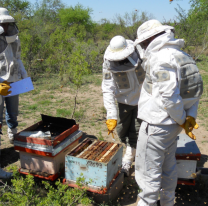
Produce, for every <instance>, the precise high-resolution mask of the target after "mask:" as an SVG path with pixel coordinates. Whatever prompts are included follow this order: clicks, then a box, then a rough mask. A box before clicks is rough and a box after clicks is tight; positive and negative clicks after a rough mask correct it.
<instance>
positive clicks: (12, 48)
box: [0, 7, 27, 143]
mask: <svg viewBox="0 0 208 206" xmlns="http://www.w3.org/2000/svg"><path fill="white" fill-rule="evenodd" d="M0 26H2V27H3V28H4V35H5V36H6V40H7V43H8V46H7V48H6V50H5V51H4V52H3V53H2V54H1V55H0V80H2V81H5V80H6V81H7V82H10V83H12V82H16V81H18V80H19V79H20V78H22V79H24V78H26V77H27V72H26V70H25V68H24V66H23V63H22V61H21V59H20V53H21V47H20V40H19V37H18V36H17V35H18V28H17V26H16V24H15V20H14V18H13V17H12V16H10V15H9V12H8V10H7V9H5V8H2V7H0ZM0 98H1V103H0V127H2V123H3V108H4V102H5V105H6V112H5V118H6V123H7V126H8V136H9V140H10V143H13V139H14V134H16V133H17V128H16V127H17V125H18V122H17V116H18V106H19V95H16V96H12V97H3V96H0Z"/></svg>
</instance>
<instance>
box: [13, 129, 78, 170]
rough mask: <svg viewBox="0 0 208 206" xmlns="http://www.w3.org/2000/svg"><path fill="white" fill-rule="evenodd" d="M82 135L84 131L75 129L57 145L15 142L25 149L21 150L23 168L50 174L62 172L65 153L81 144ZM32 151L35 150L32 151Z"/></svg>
mask: <svg viewBox="0 0 208 206" xmlns="http://www.w3.org/2000/svg"><path fill="white" fill-rule="evenodd" d="M81 137H82V132H81V131H79V130H78V131H75V132H74V133H73V134H71V135H69V136H68V137H67V138H65V139H64V140H63V141H62V142H61V143H59V144H58V145H56V146H55V147H52V146H45V145H36V144H25V143H22V142H21V143H19V142H18V143H15V144H16V146H18V147H19V148H20V147H21V148H22V149H21V150H24V151H21V150H20V152H19V154H20V163H21V168H24V169H29V170H33V171H36V172H45V173H48V174H56V173H58V172H60V171H61V170H62V169H64V166H65V155H66V154H67V153H69V152H70V151H71V150H72V149H73V148H74V147H76V146H77V145H78V144H79V140H80V139H81ZM28 150H29V151H30V152H29V153H28V152H27V151H28ZM31 151H33V152H32V153H31ZM37 153H38V154H41V155H38V154H37Z"/></svg>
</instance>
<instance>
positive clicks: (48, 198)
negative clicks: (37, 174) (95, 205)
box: [0, 166, 92, 206]
mask: <svg viewBox="0 0 208 206" xmlns="http://www.w3.org/2000/svg"><path fill="white" fill-rule="evenodd" d="M8 169H9V170H12V171H13V179H12V180H11V183H12V185H9V184H8V183H7V182H6V183H4V182H2V181H1V180H0V184H1V185H2V186H1V187H0V202H1V203H3V205H11V206H13V205H14V206H16V205H36V206H45V205H47V206H51V205H56V206H68V205H71V206H73V205H74V206H75V205H76V204H82V205H89V204H90V203H91V202H92V200H91V199H89V198H88V196H87V184H88V183H86V182H85V178H84V177H83V174H82V175H81V177H80V178H78V179H77V182H76V183H77V185H78V188H69V187H68V186H67V185H64V184H62V183H61V182H60V180H58V181H56V182H55V185H54V184H51V183H50V182H46V181H42V185H41V187H40V186H39V185H37V184H36V182H35V181H34V177H33V176H32V175H27V176H26V177H25V178H23V177H22V176H21V175H20V174H19V172H18V171H17V167H16V166H11V167H8ZM83 185H84V186H85V187H83Z"/></svg>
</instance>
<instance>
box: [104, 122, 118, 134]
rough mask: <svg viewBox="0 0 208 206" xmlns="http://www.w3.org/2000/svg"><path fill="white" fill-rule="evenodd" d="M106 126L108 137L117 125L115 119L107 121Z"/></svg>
mask: <svg viewBox="0 0 208 206" xmlns="http://www.w3.org/2000/svg"><path fill="white" fill-rule="evenodd" d="M106 125H107V128H108V135H109V134H110V133H112V132H113V130H114V129H115V127H116V125H117V120H116V119H108V120H107V121H106Z"/></svg>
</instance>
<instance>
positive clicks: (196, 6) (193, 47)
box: [174, 0, 208, 60]
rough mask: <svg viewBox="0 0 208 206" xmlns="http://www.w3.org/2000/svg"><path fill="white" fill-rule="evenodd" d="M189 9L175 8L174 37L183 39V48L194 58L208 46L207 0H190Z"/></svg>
mask: <svg viewBox="0 0 208 206" xmlns="http://www.w3.org/2000/svg"><path fill="white" fill-rule="evenodd" d="M190 2H191V9H190V10H189V11H188V13H186V12H185V10H183V9H182V8H181V7H180V6H179V5H178V8H176V11H177V13H178V19H177V21H176V22H175V25H174V26H175V28H176V37H179V38H183V39H185V47H184V49H185V50H186V51H187V52H188V53H189V54H191V56H193V57H194V58H195V59H196V60H197V59H198V58H199V57H200V55H201V54H202V53H203V51H204V50H206V49H207V48H208V1H205V0H191V1H190Z"/></svg>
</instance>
